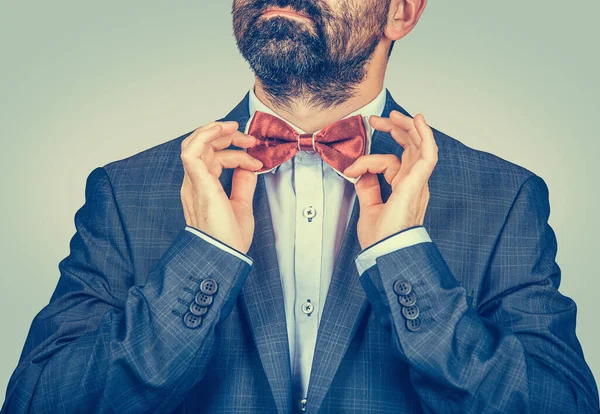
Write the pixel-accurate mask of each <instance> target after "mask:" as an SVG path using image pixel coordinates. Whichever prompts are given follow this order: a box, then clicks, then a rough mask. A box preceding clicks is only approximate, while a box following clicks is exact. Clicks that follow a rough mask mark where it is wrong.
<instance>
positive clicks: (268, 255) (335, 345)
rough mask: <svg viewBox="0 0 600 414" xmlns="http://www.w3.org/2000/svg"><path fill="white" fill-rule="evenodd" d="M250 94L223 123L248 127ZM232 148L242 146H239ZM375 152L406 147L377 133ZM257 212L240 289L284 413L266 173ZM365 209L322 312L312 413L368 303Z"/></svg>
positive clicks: (282, 348) (284, 347)
mask: <svg viewBox="0 0 600 414" xmlns="http://www.w3.org/2000/svg"><path fill="white" fill-rule="evenodd" d="M248 97H249V94H246V96H245V97H244V98H243V99H242V101H241V102H240V103H239V104H238V105H237V106H236V107H235V108H234V109H233V110H232V111H231V112H230V113H229V114H228V115H227V116H226V117H225V118H222V119H220V120H219V121H230V120H234V121H237V122H238V124H239V128H238V129H239V130H240V131H242V132H243V131H244V129H245V127H246V123H247V122H248V119H249V118H250V114H249V112H248ZM393 109H396V110H398V111H400V112H402V113H404V114H405V115H408V116H410V114H409V113H408V112H406V111H405V110H404V109H403V108H402V107H400V106H399V105H398V104H397V103H396V102H394V100H393V98H392V96H391V94H390V93H389V91H387V92H386V104H385V108H384V110H383V114H382V116H384V117H387V116H389V113H390V112H391V111H392V110H393ZM229 149H240V148H238V147H236V146H234V145H232V146H230V147H229ZM371 154H395V155H397V156H398V157H401V155H402V147H401V146H400V145H399V144H398V143H397V142H396V141H395V140H394V139H393V138H392V136H391V135H390V134H388V133H384V132H381V131H374V133H373V137H372V143H371ZM232 175H233V170H232V169H224V170H223V172H222V174H221V177H220V178H219V180H220V182H221V184H222V185H223V188H224V190H225V192H226V194H227V195H228V196H229V195H230V194H231V180H232ZM378 179H379V185H380V187H381V196H382V200H383V202H386V201H387V199H388V197H389V196H390V194H391V187H390V185H389V184H388V183H387V182H386V181H385V179H384V178H383V176H382V175H379V176H378ZM253 210H254V218H255V230H254V237H253V240H252V245H251V246H250V250H249V251H248V256H250V257H251V258H252V259H253V262H254V264H253V266H252V269H251V271H250V273H249V274H248V277H247V279H246V282H245V283H244V286H243V288H242V291H241V293H240V297H239V300H240V303H241V305H242V309H243V311H244V312H245V314H246V318H247V319H248V321H249V323H250V328H251V331H252V334H253V338H254V341H255V344H256V348H257V350H258V354H259V356H260V360H261V362H262V365H263V369H264V371H265V374H266V376H267V380H268V382H269V385H270V388H271V392H272V393H273V398H274V400H275V404H276V406H277V410H278V412H280V413H287V412H291V411H292V403H293V402H292V396H291V390H292V382H291V367H290V360H289V358H290V351H289V343H288V337H287V324H286V319H285V307H284V302H283V289H282V285H281V275H280V273H279V265H278V262H277V252H276V250H275V235H274V231H273V225H272V220H271V213H270V210H269V205H268V199H267V194H266V187H265V183H264V176H263V174H260V175H259V176H258V180H257V184H256V190H255V193H254V200H253ZM359 214H360V211H359V202H358V198H356V199H355V202H354V206H353V208H352V213H351V216H350V220H349V222H348V227H347V229H346V232H345V235H344V238H343V241H342V246H341V249H340V254H339V255H338V258H337V260H336V263H335V266H334V270H333V274H332V277H331V285H330V287H329V289H328V293H327V299H326V300H325V306H324V309H323V315H322V316H321V322H320V325H319V330H318V334H317V342H316V346H315V353H314V359H313V363H312V369H311V375H310V380H309V386H308V396H307V401H308V403H307V411H309V412H314V413H316V412H317V411H318V410H319V407H320V406H321V403H322V402H323V399H324V397H325V395H326V394H327V391H328V390H329V387H330V386H331V382H332V381H333V378H334V376H335V373H336V371H337V369H338V367H339V365H340V363H341V361H342V358H343V356H344V354H345V353H346V351H347V349H348V346H349V344H350V342H351V340H352V338H353V336H354V334H355V332H356V329H357V327H358V325H359V323H360V321H361V319H362V316H363V315H364V312H365V310H366V308H367V306H368V301H367V298H366V295H365V293H364V290H363V288H362V285H361V284H360V281H359V279H358V277H359V275H358V271H357V269H356V265H355V263H354V259H355V258H356V256H357V255H358V253H359V252H360V250H361V249H360V244H359V242H358V237H357V233H356V224H357V222H358V217H359Z"/></svg>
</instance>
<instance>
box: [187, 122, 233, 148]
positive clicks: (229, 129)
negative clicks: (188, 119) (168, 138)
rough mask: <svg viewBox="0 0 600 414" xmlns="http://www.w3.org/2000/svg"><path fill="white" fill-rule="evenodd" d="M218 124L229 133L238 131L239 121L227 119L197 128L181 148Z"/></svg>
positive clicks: (224, 133) (224, 131)
mask: <svg viewBox="0 0 600 414" xmlns="http://www.w3.org/2000/svg"><path fill="white" fill-rule="evenodd" d="M217 126H220V127H221V128H222V130H223V135H229V134H232V133H233V132H235V131H237V129H238V123H237V122H236V121H227V122H211V123H210V124H206V125H203V126H201V127H199V128H196V129H195V130H194V131H193V132H192V133H191V134H190V135H188V136H187V137H186V138H185V139H184V140H183V141H182V142H181V149H182V150H183V149H185V148H186V147H187V146H188V145H189V143H190V142H191V141H193V140H195V139H196V138H197V137H198V136H199V135H201V133H202V132H204V131H207V130H213V129H214V128H216V127H217Z"/></svg>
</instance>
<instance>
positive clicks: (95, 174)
mask: <svg viewBox="0 0 600 414" xmlns="http://www.w3.org/2000/svg"><path fill="white" fill-rule="evenodd" d="M386 93H387V95H386V106H385V110H384V114H383V116H388V115H389V113H390V111H391V110H392V109H397V110H399V111H401V112H402V113H404V114H406V115H409V114H408V113H407V112H406V111H405V110H404V109H403V108H402V107H400V106H399V105H398V104H397V103H396V102H394V100H393V99H392V96H391V95H390V93H389V91H387V92H386ZM409 116H410V115H409ZM248 119H249V113H248V95H246V96H245V97H244V98H243V100H242V101H241V102H240V103H239V104H238V105H237V107H236V108H234V109H233V110H232V111H231V112H230V113H229V114H228V115H227V116H226V117H225V118H223V119H221V120H235V121H237V122H239V129H240V131H243V130H244V127H245V125H246V123H247V121H248ZM433 131H434V134H435V139H436V141H437V145H438V148H439V155H438V158H439V160H438V164H437V166H436V167H435V169H434V171H433V174H432V176H431V178H430V181H429V188H430V194H431V195H430V200H429V205H428V207H427V213H426V215H425V222H424V227H425V228H426V229H427V231H428V232H429V234H430V236H431V239H432V242H427V243H420V244H417V245H414V246H410V247H406V248H402V249H399V250H396V251H393V252H390V253H388V254H385V255H383V256H381V257H379V258H378V259H377V263H376V265H374V266H372V267H371V268H369V269H368V270H367V271H365V272H364V273H363V274H362V275H360V278H359V274H358V271H357V268H356V265H355V262H354V259H355V258H356V256H357V255H358V253H360V251H361V248H360V246H359V243H358V239H357V234H356V223H357V220H358V217H359V204H358V199H357V200H356V203H355V204H354V208H353V211H352V215H351V218H350V222H349V225H348V228H347V230H346V233H345V237H344V239H343V244H342V247H341V251H340V253H339V256H338V259H337V262H336V266H335V270H334V272H333V275H332V281H331V287H330V288H329V291H328V296H327V300H326V302H325V307H324V311H323V315H322V320H321V323H320V326H319V331H318V338H317V343H316V348H315V353H314V361H313V365H312V371H311V377H310V382H309V389H308V395H307V404H306V412H308V413H316V412H317V411H320V412H336V413H337V412H341V413H344V412H348V413H421V412H428V413H433V412H436V413H442V412H444V413H445V412H448V413H450V412H452V413H477V414H481V413H517V412H519V413H520V412H535V413H556V412H559V413H572V412H578V413H584V412H585V413H590V412H597V411H598V391H597V387H596V384H595V382H594V378H593V376H592V373H591V371H590V369H589V367H588V366H587V364H586V362H585V360H584V356H583V352H582V349H581V346H580V344H579V341H578V339H577V337H576V335H575V321H576V305H575V303H574V302H573V301H572V300H571V299H570V298H568V297H566V296H564V295H562V294H561V293H560V292H559V291H558V287H559V284H560V278H561V271H560V269H559V267H558V265H557V264H556V262H555V256H556V249H557V243H556V238H555V234H554V232H553V230H552V229H551V228H550V226H549V225H548V217H549V214H550V207H549V201H548V189H547V187H546V184H545V183H544V181H543V180H542V179H541V178H540V177H538V176H537V175H535V174H533V173H532V172H530V171H528V170H526V169H524V168H522V167H519V166H517V165H515V164H512V163H510V162H508V161H505V160H503V159H501V158H499V157H496V156H494V155H491V154H489V153H485V152H482V151H477V150H474V149H471V148H469V147H467V146H465V145H463V144H462V143H460V142H459V141H457V140H455V139H453V138H451V137H449V136H447V135H445V134H443V133H442V132H440V131H438V130H436V129H433ZM191 132H193V131H190V132H189V133H187V134H185V135H183V136H181V137H178V138H175V139H173V140H170V141H168V142H165V143H163V144H161V145H158V146H155V147H152V148H150V149H148V150H145V151H143V152H140V153H138V154H135V155H133V156H131V157H128V158H125V159H122V160H118V161H114V162H111V163H109V164H107V165H105V166H104V167H98V168H96V169H94V170H93V171H92V172H91V173H90V175H89V176H88V178H87V182H86V190H85V195H86V200H85V204H84V205H83V206H82V207H81V208H80V209H79V210H78V211H77V213H76V215H75V225H76V233H75V235H74V236H73V238H72V239H71V242H70V253H69V255H68V256H67V257H66V258H64V259H63V260H62V261H61V262H60V263H59V270H60V278H59V281H58V284H57V287H56V290H55V291H54V294H53V295H52V297H51V299H50V303H49V304H48V305H47V306H46V307H44V308H43V309H42V310H41V311H40V312H39V313H38V314H37V316H36V317H35V319H34V320H33V322H32V325H31V329H30V331H29V335H28V337H27V339H26V342H25V345H24V349H23V352H22V355H21V358H20V361H19V364H18V366H17V367H16V370H15V371H14V373H13V375H12V377H11V379H10V383H9V386H8V390H7V395H6V401H5V404H4V406H3V410H5V412H7V413H17V412H28V411H31V412H51V413H59V412H85V413H91V412H116V413H129V412H131V413H137V412H152V413H167V412H178V413H184V412H185V413H196V412H197V413H233V412H235V413H262V412H265V413H271V412H273V413H274V412H279V413H290V412H293V411H295V410H297V404H296V402H294V401H292V398H291V389H292V387H291V370H290V363H289V349H288V339H287V330H286V322H285V314H284V304H283V295H282V288H281V281H280V276H279V271H278V263H277V257H276V251H275V240H274V233H273V228H272V223H271V218H270V214H269V206H268V203H267V195H266V193H265V185H264V176H263V175H259V176H258V182H257V187H256V191H255V194H254V202H253V208H254V215H255V220H256V226H255V232H254V238H253V242H252V246H251V248H250V250H249V252H248V253H247V254H248V256H250V257H251V258H252V259H253V265H252V266H250V265H249V264H248V263H246V262H245V261H243V260H241V259H240V258H238V257H235V256H234V255H232V254H230V253H228V252H226V251H224V250H222V249H220V248H218V247H216V246H214V245H212V244H211V243H209V242H207V241H205V240H203V239H202V238H200V237H198V236H196V235H194V234H192V233H190V232H189V231H186V230H185V220H184V214H183V209H182V205H181V199H180V189H181V184H182V181H183V175H184V170H183V166H182V163H181V159H180V152H181V142H182V140H183V139H184V138H185V137H186V136H188V135H189V134H190V133H191ZM232 148H233V149H239V148H237V147H233V146H232ZM402 150H403V149H402V147H401V146H399V145H398V144H397V143H396V141H395V140H394V139H393V138H392V137H391V135H389V134H388V133H383V132H380V131H376V132H375V133H374V135H373V142H372V151H371V152H372V153H374V154H396V155H397V156H399V157H400V156H401V155H402ZM232 172H233V170H231V169H224V170H223V173H222V175H221V177H220V181H221V183H222V185H223V188H224V190H225V192H226V193H227V194H228V195H229V194H230V192H231V178H232ZM379 181H380V185H381V193H382V198H383V201H384V202H385V201H386V200H387V199H388V197H389V195H390V192H391V189H390V186H389V185H388V184H387V182H386V181H385V179H384V178H383V176H382V175H379ZM207 278H210V279H213V280H215V282H216V283H217V285H218V291H217V292H216V293H215V294H214V295H213V296H212V297H213V302H212V304H211V305H210V306H209V308H208V311H207V313H206V314H204V315H203V316H202V317H201V322H200V324H199V325H198V326H196V327H195V328H192V327H190V326H192V325H193V324H195V323H196V322H194V323H192V324H191V325H190V323H187V324H186V323H184V321H183V317H184V315H185V314H186V313H187V312H188V309H189V306H190V304H192V303H193V302H194V298H195V295H196V294H197V292H198V291H199V286H200V283H201V281H202V280H204V279H207ZM397 281H405V282H408V283H409V284H410V285H411V289H412V290H413V291H414V292H415V294H416V298H417V304H418V306H419V308H420V318H421V322H422V323H421V327H420V329H419V330H416V331H414V330H411V329H408V327H407V324H406V317H405V316H404V315H403V313H402V308H403V305H401V304H400V303H399V301H398V298H399V296H398V295H397V294H396V292H395V291H394V284H395V283H396V282H397ZM188 322H189V321H188Z"/></svg>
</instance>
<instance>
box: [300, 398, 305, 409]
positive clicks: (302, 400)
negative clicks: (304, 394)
mask: <svg viewBox="0 0 600 414" xmlns="http://www.w3.org/2000/svg"><path fill="white" fill-rule="evenodd" d="M300 411H306V398H302V399H301V400H300Z"/></svg>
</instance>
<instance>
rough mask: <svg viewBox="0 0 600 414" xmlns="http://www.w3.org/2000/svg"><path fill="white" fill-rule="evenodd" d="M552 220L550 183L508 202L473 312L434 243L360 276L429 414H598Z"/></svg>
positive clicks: (386, 258) (537, 183) (526, 188)
mask: <svg viewBox="0 0 600 414" xmlns="http://www.w3.org/2000/svg"><path fill="white" fill-rule="evenodd" d="M549 214H550V206H549V200H548V189H547V187H546V184H545V183H544V181H543V180H542V179H541V178H540V177H538V176H536V175H533V176H531V177H530V178H528V179H527V180H526V181H524V183H523V185H522V186H521V188H520V190H519V192H518V194H517V195H516V197H515V199H514V201H513V204H512V206H511V208H510V211H509V213H508V215H507V217H506V221H505V223H504V226H503V228H502V230H501V232H500V234H499V236H498V239H497V240H496V244H495V247H494V250H493V253H492V255H491V257H490V258H489V262H488V263H487V268H486V269H487V271H486V273H485V277H484V280H483V282H482V287H481V291H480V294H479V295H478V298H477V299H478V300H477V301H476V302H478V303H476V304H475V305H474V304H472V299H473V298H471V297H469V296H467V294H468V293H470V292H466V290H465V288H464V287H463V286H462V285H461V284H460V283H459V282H458V281H457V279H456V278H455V277H454V276H453V275H452V272H451V271H450V269H449V267H448V265H447V263H446V262H445V261H444V258H443V257H442V255H441V253H440V251H439V250H438V248H437V247H436V245H435V243H434V242H428V243H420V244H416V245H414V246H410V247H406V248H403V249H400V250H396V251H394V252H391V253H389V254H386V255H383V256H381V257H378V258H377V259H376V265H375V266H372V267H370V268H369V269H368V270H367V271H365V272H364V273H363V274H362V275H361V276H360V281H361V283H362V285H363V288H364V289H365V292H366V295H367V296H368V298H369V300H370V302H371V303H372V306H373V311H374V312H375V314H376V316H377V317H378V320H379V321H380V323H381V324H383V326H384V327H386V328H387V329H388V330H389V331H390V332H391V338H392V339H391V349H392V353H393V354H394V355H395V356H397V357H398V358H400V359H401V360H403V361H404V362H406V363H407V364H408V365H409V366H410V379H411V382H412V384H413V386H414V388H415V390H416V392H417V393H418V395H419V398H420V400H421V403H422V406H423V409H424V410H425V412H429V413H440V412H460V413H477V414H481V413H551V412H552V413H556V412H560V413H597V412H598V391H597V388H596V384H595V382H594V378H593V376H592V373H591V371H590V369H589V367H588V366H587V364H586V362H585V360H584V356H583V352H582V349H581V346H580V344H579V341H578V339H577V337H576V335H575V320H576V305H575V303H574V302H573V300H571V299H570V298H568V297H566V296H563V295H562V294H561V293H560V292H559V291H558V287H559V284H560V274H561V272H560V269H559V267H558V265H557V264H556V262H555V256H556V250H557V244H556V238H555V234H554V232H553V230H552V229H551V227H550V226H549V225H548V222H547V220H548V217H549ZM359 254H360V253H359ZM415 300H416V302H415ZM413 302H414V303H413Z"/></svg>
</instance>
